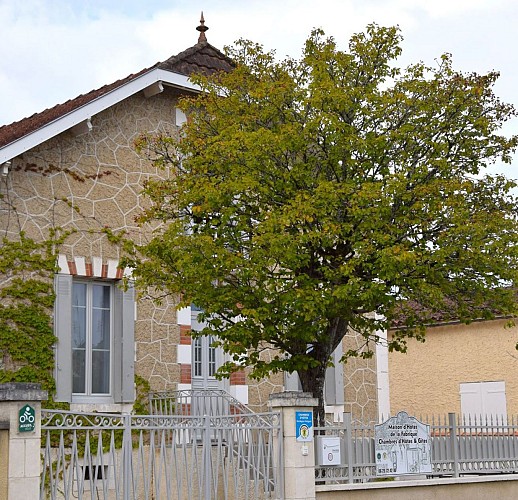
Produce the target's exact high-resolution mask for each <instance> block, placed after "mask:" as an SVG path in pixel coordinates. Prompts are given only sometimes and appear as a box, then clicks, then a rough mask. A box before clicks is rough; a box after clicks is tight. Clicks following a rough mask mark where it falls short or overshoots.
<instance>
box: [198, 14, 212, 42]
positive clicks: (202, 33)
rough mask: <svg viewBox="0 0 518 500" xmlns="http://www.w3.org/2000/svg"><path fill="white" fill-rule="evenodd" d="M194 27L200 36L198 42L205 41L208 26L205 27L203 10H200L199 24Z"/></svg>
mask: <svg viewBox="0 0 518 500" xmlns="http://www.w3.org/2000/svg"><path fill="white" fill-rule="evenodd" d="M196 29H197V30H198V31H199V32H200V36H199V37H198V43H202V42H206V41H207V37H206V36H205V32H206V31H207V30H208V29H209V28H207V26H205V19H204V18H203V11H201V19H200V25H199V26H198V27H197V28H196Z"/></svg>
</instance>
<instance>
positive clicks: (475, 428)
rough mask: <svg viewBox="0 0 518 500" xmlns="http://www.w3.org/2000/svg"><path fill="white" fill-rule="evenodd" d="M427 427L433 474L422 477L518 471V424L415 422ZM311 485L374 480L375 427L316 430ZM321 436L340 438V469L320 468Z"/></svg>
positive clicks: (451, 417) (497, 420) (498, 420)
mask: <svg viewBox="0 0 518 500" xmlns="http://www.w3.org/2000/svg"><path fill="white" fill-rule="evenodd" d="M420 420H421V421H422V422H424V423H426V424H428V425H430V437H431V452H432V473H431V474H429V475H428V476H427V477H441V476H452V477H458V476H461V475H468V474H474V475H482V474H499V473H516V472H518V421H516V420H515V419H514V417H513V418H512V419H507V418H503V417H487V418H482V417H476V418H475V417H461V416H457V415H455V414H454V413H449V414H448V415H446V416H444V417H438V418H437V417H433V418H430V419H427V418H425V419H424V420H423V419H422V418H421V419H420ZM315 435H316V437H315V439H316V440H317V443H316V444H317V446H315V450H316V457H315V458H316V463H317V466H316V474H315V478H316V483H317V484H333V483H361V482H368V481H373V480H375V479H377V477H376V463H375V443H374V423H369V424H365V425H364V424H361V423H359V422H352V419H351V415H350V414H349V413H344V418H343V423H340V424H338V425H331V426H326V427H316V428H315ZM320 436H334V437H339V438H340V444H341V446H340V453H341V460H340V465H332V466H321V465H318V464H319V463H321V462H319V458H320V457H319V456H318V453H319V452H318V449H319V446H318V440H319V438H320Z"/></svg>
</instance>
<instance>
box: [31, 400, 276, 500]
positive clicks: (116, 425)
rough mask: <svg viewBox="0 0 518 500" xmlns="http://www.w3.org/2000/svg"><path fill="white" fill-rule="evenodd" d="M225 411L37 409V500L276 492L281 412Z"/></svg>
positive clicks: (232, 497)
mask: <svg viewBox="0 0 518 500" xmlns="http://www.w3.org/2000/svg"><path fill="white" fill-rule="evenodd" d="M173 409H176V407H174V408H173ZM231 411H232V412H233V413H228V414H213V415H210V414H206V415H205V416H202V417H200V416H190V415H170V414H169V415H142V416H137V415H128V414H123V415H120V414H100V413H72V412H64V411H56V410H43V411H42V423H41V427H42V442H43V451H42V453H43V466H42V474H41V489H40V499H41V500H43V499H47V498H49V499H52V500H54V499H63V500H69V499H72V498H74V499H80V500H81V499H87V498H88V499H92V500H93V499H103V500H108V499H110V500H111V499H115V500H118V499H120V500H148V499H149V500H151V499H153V500H158V499H164V500H172V499H184V498H188V499H192V500H197V499H200V500H202V499H203V500H220V499H225V500H227V499H228V500H238V499H239V500H241V499H250V500H256V499H263V498H282V492H283V478H282V467H281V465H280V464H281V463H282V439H277V436H278V435H280V436H282V429H281V419H280V415H279V414H278V413H263V414H254V413H251V412H248V413H241V412H237V411H236V410H235V409H231Z"/></svg>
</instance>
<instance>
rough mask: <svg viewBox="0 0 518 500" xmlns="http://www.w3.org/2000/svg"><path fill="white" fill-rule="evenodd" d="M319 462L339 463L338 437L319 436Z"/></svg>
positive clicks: (322, 463)
mask: <svg viewBox="0 0 518 500" xmlns="http://www.w3.org/2000/svg"><path fill="white" fill-rule="evenodd" d="M319 448H320V464H319V465H340V463H341V459H340V438H339V437H324V436H322V437H320V438H319Z"/></svg>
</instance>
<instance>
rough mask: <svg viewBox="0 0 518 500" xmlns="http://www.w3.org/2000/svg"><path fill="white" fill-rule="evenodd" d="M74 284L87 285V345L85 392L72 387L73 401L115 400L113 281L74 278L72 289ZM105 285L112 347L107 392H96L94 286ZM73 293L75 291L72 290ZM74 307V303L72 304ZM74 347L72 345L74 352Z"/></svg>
mask: <svg viewBox="0 0 518 500" xmlns="http://www.w3.org/2000/svg"><path fill="white" fill-rule="evenodd" d="M74 285H86V325H85V328H86V347H85V392H84V393H76V392H73V389H72V402H73V403H89V402H92V401H93V400H95V402H98V403H111V402H113V368H114V366H113V363H114V359H113V333H114V307H113V305H114V303H113V302H114V301H113V295H114V287H113V284H112V283H109V282H104V281H100V280H81V279H74V280H73V281H72V290H73V287H74ZM94 286H103V287H108V288H109V290H110V305H109V308H110V309H109V310H110V320H109V321H110V347H109V353H110V355H109V370H108V373H109V377H110V380H109V383H108V392H107V393H94V392H92V387H91V385H92V352H93V350H94V349H93V347H92V314H93V308H94V306H93V287H94ZM72 294H73V292H72ZM72 307H74V305H73V304H72ZM72 321H73V320H72ZM73 351H74V348H73V347H72V353H73ZM73 368H74V367H73V359H72V370H73Z"/></svg>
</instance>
